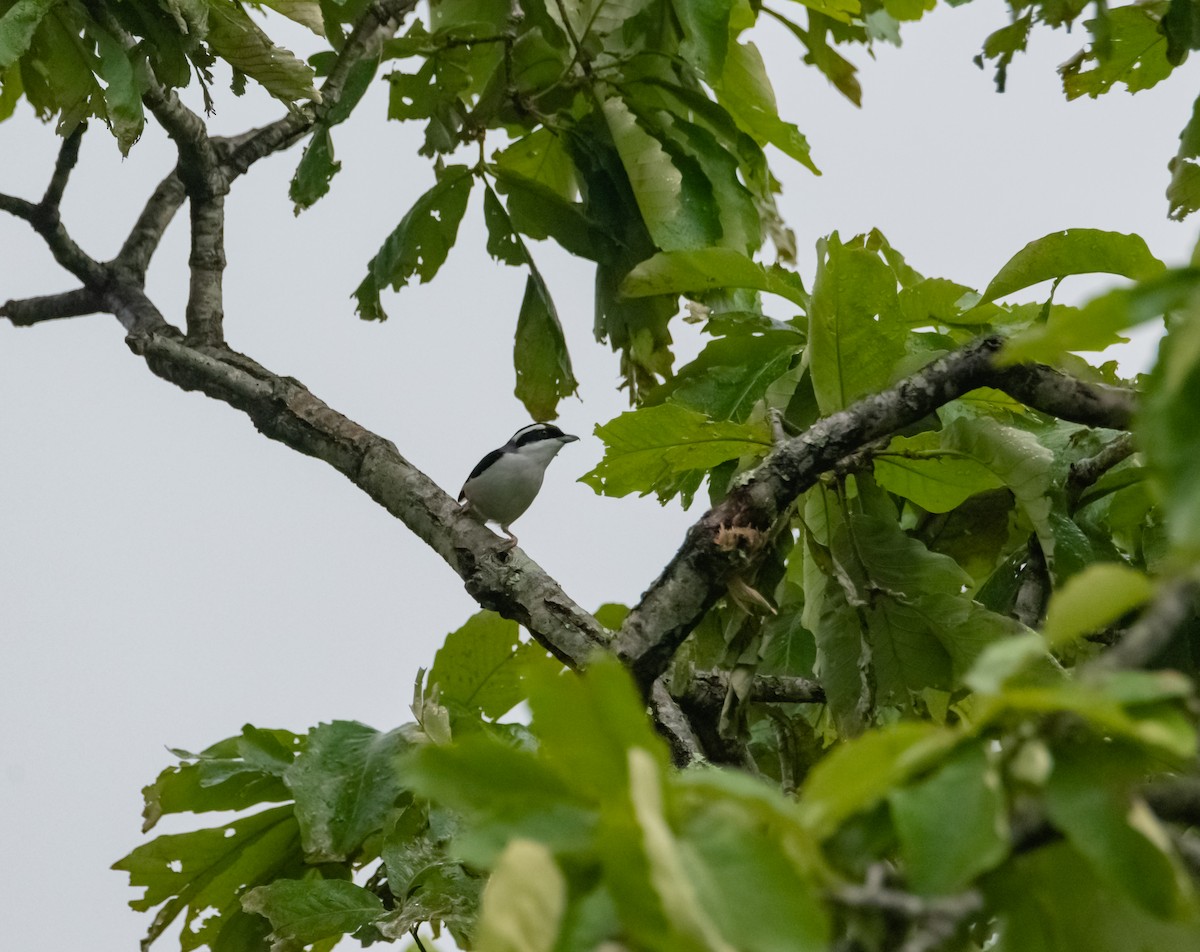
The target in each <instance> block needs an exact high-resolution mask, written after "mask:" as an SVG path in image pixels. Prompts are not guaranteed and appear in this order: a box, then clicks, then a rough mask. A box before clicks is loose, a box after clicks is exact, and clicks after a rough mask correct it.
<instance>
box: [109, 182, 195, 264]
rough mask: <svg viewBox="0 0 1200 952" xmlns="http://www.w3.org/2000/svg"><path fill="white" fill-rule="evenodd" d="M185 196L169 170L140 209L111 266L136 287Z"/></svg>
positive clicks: (179, 183)
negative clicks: (132, 280)
mask: <svg viewBox="0 0 1200 952" xmlns="http://www.w3.org/2000/svg"><path fill="white" fill-rule="evenodd" d="M185 197H186V193H185V191H184V188H183V182H182V181H181V180H180V178H179V173H178V172H177V171H172V172H171V173H170V174H169V175H168V176H167V177H166V178H164V179H163V180H162V181H161V182H159V183H158V188H156V189H155V190H154V193H153V194H152V195H151V196H150V198H149V200H148V201H147V202H146V204H145V207H143V208H142V211H141V214H140V215H138V219H137V221H136V222H134V225H133V228H131V229H130V231H129V235H128V237H126V239H125V243H124V244H122V245H121V250H120V251H119V252H117V256H116V258H114V259H113V261H112V264H113V265H114V266H117V267H121V268H124V269H126V270H127V272H128V273H129V275H130V276H131V277H132V278H133V279H134V280H136V281H137V282H138V283H139V284H141V283H143V282H144V281H145V279H146V269H147V268H149V267H150V259H151V258H152V257H154V252H155V251H157V250H158V245H159V242H161V241H162V237H163V235H164V234H165V233H166V230H167V226H168V225H170V224H171V222H172V221H173V220H174V218H175V213H176V212H178V211H179V209H180V207H182V205H183V200H184V198H185Z"/></svg>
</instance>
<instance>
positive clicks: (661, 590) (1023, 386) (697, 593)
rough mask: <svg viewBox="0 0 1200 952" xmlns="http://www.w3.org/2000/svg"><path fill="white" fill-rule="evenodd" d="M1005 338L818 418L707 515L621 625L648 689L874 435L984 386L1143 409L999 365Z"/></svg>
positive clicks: (1079, 412)
mask: <svg viewBox="0 0 1200 952" xmlns="http://www.w3.org/2000/svg"><path fill="white" fill-rule="evenodd" d="M1001 345H1002V340H1001V339H1000V338H999V337H986V338H982V339H980V340H977V341H975V342H974V343H972V344H969V345H968V346H966V347H964V348H963V349H962V350H959V351H956V352H955V353H952V354H949V355H947V356H945V357H943V358H941V359H940V360H937V361H934V362H933V363H932V364H930V365H929V366H927V367H926V368H924V369H923V370H921V371H920V372H918V373H916V374H914V375H912V376H911V377H908V378H906V379H904V380H902V381H900V382H899V383H897V384H896V385H895V386H893V387H891V388H889V389H888V390H885V391H883V392H881V393H877V394H873V395H871V396H868V397H866V398H864V399H862V400H860V401H859V402H858V403H856V404H854V405H853V406H851V407H849V408H847V409H845V410H842V411H840V412H838V413H835V414H833V415H832V416H828V417H825V418H824V419H822V420H819V421H817V422H816V423H815V424H813V426H811V427H810V428H809V429H808V430H807V431H806V432H804V433H802V434H800V435H799V436H797V437H795V438H793V439H791V440H788V441H787V442H786V443H783V444H782V445H780V446H777V447H776V448H775V449H774V450H773V451H772V452H771V453H770V454H769V455H768V456H767V458H766V459H765V460H763V462H762V463H761V464H760V465H759V467H758V468H757V469H756V470H755V471H754V472H753V474H752V475H751V476H750V478H749V479H748V480H747V481H746V482H744V483H742V484H741V485H740V486H738V487H736V488H735V489H733V490H732V491H731V492H730V494H729V495H728V496H727V497H726V499H725V500H724V501H722V502H721V503H720V504H719V505H717V506H715V507H714V508H712V509H710V510H709V511H708V512H707V513H705V514H704V516H702V517H701V518H700V520H699V521H698V522H697V523H695V525H693V526H692V528H691V529H690V530H688V534H687V537H686V539H685V541H684V543H683V546H682V547H681V548H680V549H679V551H678V552H677V553H676V554H675V556H674V557H673V558H672V559H671V561H670V563H669V564H668V565H667V567H666V568H665V569H664V570H663V572H662V574H661V575H660V576H659V577H658V579H657V580H656V581H655V582H654V584H653V585H652V586H651V587H650V589H649V590H648V591H647V592H646V594H645V595H644V596H643V597H642V600H641V602H640V603H639V604H638V605H637V606H635V607H634V609H633V610H632V611H631V612H630V613H629V615H628V617H627V618H626V619H625V624H624V625H623V626H622V628H621V632H620V636H619V638H618V640H617V646H616V650H617V653H618V656H619V657H620V658H621V659H622V660H623V661H624V662H625V663H626V664H627V665H628V666H629V667H630V668H631V670H632V671H633V673H634V676H635V678H636V679H637V681H638V683H639V685H641V687H642V690H643V691H647V690H648V689H649V686H650V685H651V684H652V683H653V682H654V679H655V678H657V677H658V676H659V675H660V674H661V673H662V672H663V671H664V670H665V669H666V666H667V664H668V663H669V662H670V659H671V657H672V656H673V655H674V653H675V651H676V649H677V648H678V647H679V645H680V644H682V643H683V640H684V639H685V638H686V637H687V636H688V634H689V633H690V632H691V631H692V629H693V628H695V626H696V625H697V624H699V622H700V619H701V618H703V617H704V614H705V612H707V611H708V609H709V608H710V607H711V606H712V605H713V603H714V602H716V600H717V599H718V598H720V597H721V595H722V594H724V592H725V588H726V585H727V580H728V579H729V578H730V577H731V576H732V575H733V574H734V573H735V572H738V571H741V570H743V569H744V568H745V566H746V565H747V563H749V562H750V561H751V560H752V559H753V558H754V557H755V555H756V549H757V548H760V547H756V546H755V545H754V544H753V540H754V539H755V538H758V537H762V536H764V535H765V533H767V532H768V531H769V529H770V526H771V525H772V523H774V522H775V520H776V519H778V518H779V517H780V516H781V515H782V514H783V512H784V511H785V510H786V509H787V508H788V507H790V506H791V505H792V503H793V502H794V501H795V499H796V498H797V497H798V496H799V495H800V494H801V493H802V492H804V491H805V490H807V489H808V488H809V487H811V486H812V485H814V484H815V482H816V480H817V479H818V477H819V476H820V475H821V474H822V473H823V472H826V471H828V470H830V469H832V468H834V467H835V466H836V465H837V464H838V463H839V461H841V460H842V459H843V458H844V457H846V456H849V455H850V454H852V453H854V452H856V451H858V450H860V449H861V448H862V447H864V446H866V445H868V444H869V443H871V442H872V441H873V440H877V439H880V438H882V437H884V436H887V435H888V434H890V433H894V432H895V431H896V430H898V429H900V428H902V427H904V426H908V425H910V424H912V423H916V422H917V421H919V420H920V419H921V418H922V417H924V416H926V415H928V414H929V413H932V412H933V411H934V410H936V409H937V408H938V407H941V406H942V405H944V404H946V403H949V402H950V401H951V400H954V399H956V398H958V397H961V396H962V395H963V394H965V393H968V392H969V391H971V390H974V389H977V388H979V387H984V386H990V387H995V388H997V389H1001V390H1004V391H1006V392H1009V393H1010V394H1011V395H1012V396H1014V397H1016V398H1017V399H1020V400H1022V401H1024V402H1026V403H1027V404H1028V405H1030V406H1032V407H1034V408H1035V409H1037V410H1041V411H1043V412H1045V413H1050V414H1052V415H1054V416H1057V417H1060V418H1062V419H1067V420H1073V421H1076V422H1080V423H1086V424H1089V425H1093V426H1106V427H1112V428H1122V427H1125V426H1127V425H1128V423H1129V421H1130V419H1131V418H1132V415H1133V407H1134V399H1133V394H1132V393H1131V392H1130V391H1126V390H1120V389H1118V388H1115V387H1106V386H1100V385H1094V384H1086V383H1083V382H1080V381H1077V380H1074V379H1073V378H1070V377H1067V376H1066V375H1065V374H1061V373H1059V372H1058V371H1056V370H1052V369H1051V368H1049V367H1041V366H1024V365H1022V366H1017V367H997V366H996V363H995V357H996V355H997V353H998V352H999V351H1000V348H1001ZM730 530H736V531H733V532H731V531H730Z"/></svg>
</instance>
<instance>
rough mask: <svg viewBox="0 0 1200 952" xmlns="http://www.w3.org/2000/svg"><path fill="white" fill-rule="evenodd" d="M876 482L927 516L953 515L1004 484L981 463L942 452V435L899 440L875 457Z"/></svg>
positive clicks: (936, 434) (961, 455)
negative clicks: (970, 502) (951, 511)
mask: <svg viewBox="0 0 1200 952" xmlns="http://www.w3.org/2000/svg"><path fill="white" fill-rule="evenodd" d="M873 463H874V468H875V478H876V480H878V481H879V484H880V485H881V486H883V487H884V488H885V489H886V490H888V492H892V493H895V494H896V495H897V496H903V497H904V498H905V499H911V500H912V501H913V502H915V503H916V504H917V505H918V506H920V507H921V508H922V509H925V510H927V511H928V512H939V513H940V512H950V510H952V509H957V508H958V507H959V506H960V505H962V504H963V503H964V502H966V500H967V499H969V498H970V497H971V496H974V495H975V494H976V493H981V492H985V491H987V490H989V489H996V488H998V487H1000V486H1002V485H1004V483H1003V481H1002V480H1001V479H1000V478H999V477H998V476H997V475H996V474H995V473H993V472H992V471H991V470H989V469H988V468H987V467H986V466H984V465H983V464H982V463H980V462H979V461H977V460H975V459H972V458H971V457H969V456H965V455H963V454H962V453H959V452H956V451H951V450H945V449H943V448H942V438H941V434H939V433H936V432H933V431H926V432H924V433H918V434H917V435H916V436H897V437H895V438H893V439H892V442H891V443H889V444H888V448H887V449H886V450H883V451H882V452H880V453H876V454H875V456H874V457H873Z"/></svg>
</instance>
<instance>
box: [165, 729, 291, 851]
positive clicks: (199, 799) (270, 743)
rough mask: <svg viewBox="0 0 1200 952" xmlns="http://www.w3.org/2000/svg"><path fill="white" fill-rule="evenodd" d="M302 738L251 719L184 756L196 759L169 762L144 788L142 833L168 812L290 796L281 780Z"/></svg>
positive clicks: (231, 807)
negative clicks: (172, 764) (239, 728)
mask: <svg viewBox="0 0 1200 952" xmlns="http://www.w3.org/2000/svg"><path fill="white" fill-rule="evenodd" d="M300 741H301V738H299V737H297V736H296V735H295V734H292V733H290V732H288V731H268V730H260V729H259V728H257V727H252V726H251V725H249V724H247V725H246V726H245V727H243V728H242V733H241V735H240V736H238V737H230V738H229V739H227V740H223V741H220V742H219V743H216V744H213V745H212V746H211V747H209V748H207V749H206V750H204V751H202V752H201V753H199V754H184V753H183V752H180V754H181V756H183V757H185V759H187V760H191V761H193V762H192V763H182V764H179V765H177V766H175V767H168V768H167V769H166V770H164V771H163V772H162V773H160V774H159V775H158V778H157V779H156V780H155V781H154V783H152V784H150V785H149V786H148V787H145V788H143V790H142V795H143V797H144V798H145V801H146V805H145V809H144V810H143V811H142V816H143V817H144V818H145V822H144V823H143V825H142V832H143V833H145V832H147V831H149V830H150V829H152V828H153V827H154V826H155V824H157V823H158V821H159V819H160V818H161V817H163V816H164V815H166V814H169V813H206V812H209V811H213V810H244V809H246V808H247V807H250V806H253V805H255V804H258V803H270V802H279V801H281V800H290V799H291V798H292V794H291V792H290V791H289V790H288V788H287V787H286V786H285V785H284V783H283V780H282V779H281V778H282V776H283V773H284V771H285V770H287V768H288V767H289V766H290V765H291V763H292V760H293V758H294V756H295V754H296V751H297V749H298V745H299V742H300Z"/></svg>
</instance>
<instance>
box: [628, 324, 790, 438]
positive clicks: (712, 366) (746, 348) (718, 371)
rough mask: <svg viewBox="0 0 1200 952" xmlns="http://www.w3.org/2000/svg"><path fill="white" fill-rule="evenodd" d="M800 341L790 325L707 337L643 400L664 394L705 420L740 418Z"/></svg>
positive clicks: (782, 368) (781, 371)
mask: <svg viewBox="0 0 1200 952" xmlns="http://www.w3.org/2000/svg"><path fill="white" fill-rule="evenodd" d="M784 327H785V328H786V325H784ZM803 344H804V338H803V337H802V336H801V335H800V333H799V332H798V331H795V330H792V329H790V328H787V329H781V330H769V331H764V332H763V333H761V334H737V335H735V336H731V337H721V338H717V339H716V340H711V341H709V342H708V344H706V345H705V347H704V350H702V351H701V352H700V355H699V356H698V357H697V358H696V359H695V360H693V361H692V362H691V363H689V364H687V365H686V366H684V367H682V368H680V370H679V372H678V373H677V374H676V375H675V376H674V377H672V378H671V379H670V380H668V381H667V382H666V383H665V384H663V385H662V386H661V387H659V388H658V389H656V390H653V391H651V392H650V393H649V394H647V395H646V397H645V402H646V403H648V404H655V403H660V402H661V401H663V400H667V399H669V400H671V401H672V402H674V403H678V404H682V405H683V406H686V407H690V408H691V409H693V410H696V411H698V412H700V413H703V414H705V416H707V417H708V418H709V419H711V420H734V421H736V422H738V423H742V422H745V420H746V419H747V418H748V417H749V416H750V414H751V413H752V412H753V410H754V408H755V406H756V405H757V404H758V402H759V401H760V400H762V399H763V396H764V395H765V394H766V392H767V388H768V387H770V386H771V384H772V383H774V381H775V380H777V379H778V378H779V377H780V376H782V375H783V374H784V373H785V372H786V371H787V370H788V368H789V367H790V366H791V364H792V360H793V359H794V357H795V355H796V354H797V352H798V351H799V350H800V349H801V348H802V346H803Z"/></svg>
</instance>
